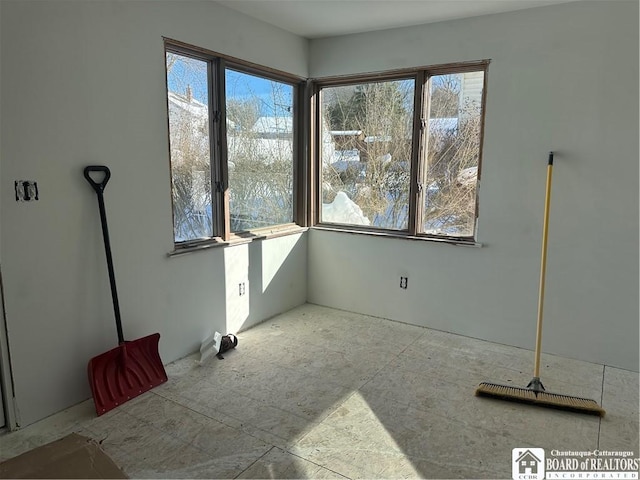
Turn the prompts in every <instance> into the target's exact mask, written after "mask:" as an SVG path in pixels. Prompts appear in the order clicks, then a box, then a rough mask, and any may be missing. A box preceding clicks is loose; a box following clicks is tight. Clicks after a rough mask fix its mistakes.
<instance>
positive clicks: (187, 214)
mask: <svg viewBox="0 0 640 480" xmlns="http://www.w3.org/2000/svg"><path fill="white" fill-rule="evenodd" d="M166 62H167V89H168V91H167V98H168V101H169V102H168V103H169V143H170V147H171V181H172V189H173V224H174V235H175V241H176V242H182V241H187V240H193V239H196V238H203V237H211V236H213V222H212V208H211V161H210V146H209V108H208V106H207V105H208V101H209V100H208V89H207V63H206V62H203V61H201V60H196V59H193V58H189V57H184V56H182V55H177V54H175V53H171V52H167V54H166Z"/></svg>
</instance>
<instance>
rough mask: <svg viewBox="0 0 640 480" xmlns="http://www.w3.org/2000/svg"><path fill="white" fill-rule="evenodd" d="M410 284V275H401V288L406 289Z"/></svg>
mask: <svg viewBox="0 0 640 480" xmlns="http://www.w3.org/2000/svg"><path fill="white" fill-rule="evenodd" d="M408 286H409V277H400V288H402V289H403V290H406V289H407V287H408Z"/></svg>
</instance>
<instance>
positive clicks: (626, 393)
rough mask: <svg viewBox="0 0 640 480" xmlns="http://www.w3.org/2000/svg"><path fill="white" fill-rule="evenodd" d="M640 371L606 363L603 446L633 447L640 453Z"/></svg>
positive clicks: (601, 447) (602, 448) (601, 440)
mask: <svg viewBox="0 0 640 480" xmlns="http://www.w3.org/2000/svg"><path fill="white" fill-rule="evenodd" d="M638 396H639V394H638V373H637V372H630V371H628V370H621V369H619V368H613V367H606V368H605V372H604V393H603V399H602V407H603V408H604V409H605V410H606V412H607V413H606V415H605V416H604V418H603V419H602V424H601V426H600V443H599V448H600V449H601V450H612V451H618V450H622V451H627V450H630V451H633V452H635V454H636V458H638V457H640V440H639V435H638V423H639V412H638V410H639V408H640V407H639V404H640V403H639V401H638Z"/></svg>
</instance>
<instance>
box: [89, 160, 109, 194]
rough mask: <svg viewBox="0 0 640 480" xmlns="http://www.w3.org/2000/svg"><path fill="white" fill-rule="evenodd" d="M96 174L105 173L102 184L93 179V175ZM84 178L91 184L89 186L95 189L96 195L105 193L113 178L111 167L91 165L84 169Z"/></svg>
mask: <svg viewBox="0 0 640 480" xmlns="http://www.w3.org/2000/svg"><path fill="white" fill-rule="evenodd" d="M94 172H98V173H104V177H103V178H102V181H101V182H100V183H98V182H96V181H95V180H94V179H93V178H91V174H92V173H94ZM84 178H86V179H87V182H89V185H91V186H92V187H93V189H94V190H95V191H96V193H97V194H100V193H103V192H104V187H106V186H107V183H108V182H109V179H110V178H111V170H109V167H107V166H105V165H89V166H87V167H84Z"/></svg>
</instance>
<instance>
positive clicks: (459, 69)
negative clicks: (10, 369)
mask: <svg viewBox="0 0 640 480" xmlns="http://www.w3.org/2000/svg"><path fill="white" fill-rule="evenodd" d="M489 64H490V60H488V59H484V60H478V61H471V62H457V63H448V64H440V65H431V66H422V67H415V68H408V69H398V70H389V71H383V72H374V73H365V74H355V75H345V76H334V77H323V78H316V79H313V80H312V81H311V85H312V91H311V93H310V99H309V103H310V112H311V129H312V134H311V151H312V154H311V158H312V159H313V165H312V175H311V179H310V181H311V186H310V187H311V188H310V196H311V199H310V201H311V209H310V225H311V226H313V227H314V228H320V229H326V230H333V231H341V232H348V233H362V234H370V235H376V236H385V237H395V238H408V239H414V240H430V241H435V242H444V243H450V244H456V245H469V246H479V245H480V244H479V243H477V233H478V217H479V190H480V179H481V172H482V156H483V147H484V124H485V117H486V103H487V102H486V98H487V77H488V70H489ZM478 71H482V72H483V73H484V75H483V82H484V83H483V88H482V97H481V114H480V132H479V134H480V141H479V151H478V170H477V176H476V188H475V202H474V208H475V211H474V228H473V234H472V235H471V236H451V235H439V234H433V233H427V232H423V231H421V230H423V227H421V224H422V216H423V209H424V204H425V189H424V185H422V182H421V181H420V179H423V178H424V177H425V174H426V160H427V159H426V152H427V151H428V150H427V148H428V136H429V126H428V125H429V122H428V119H426V118H425V115H427V113H428V109H429V100H430V99H429V96H430V94H429V89H430V85H431V83H430V82H431V78H432V77H434V76H437V75H447V74H460V73H468V72H478ZM391 80H414V81H415V91H414V111H413V131H412V143H411V159H410V160H411V161H410V163H411V171H410V181H409V182H410V184H409V205H408V207H409V208H408V210H409V219H408V226H407V228H406V229H404V230H392V229H386V228H379V227H374V226H362V225H347V224H339V223H331V222H326V221H325V222H323V221H321V218H320V215H321V207H322V188H321V185H322V155H321V151H320V148H321V135H322V119H321V115H322V105H321V102H322V95H321V92H322V90H323V89H325V88H331V87H341V86H350V85H358V84H363V83H374V82H382V81H391Z"/></svg>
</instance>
